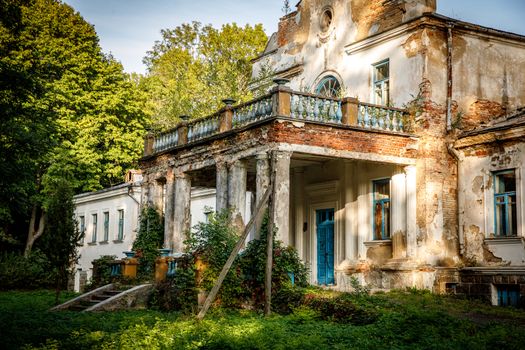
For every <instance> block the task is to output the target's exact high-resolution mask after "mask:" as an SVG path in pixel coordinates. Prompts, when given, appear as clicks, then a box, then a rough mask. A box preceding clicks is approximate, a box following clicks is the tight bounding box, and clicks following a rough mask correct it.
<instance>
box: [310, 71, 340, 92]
mask: <svg viewBox="0 0 525 350" xmlns="http://www.w3.org/2000/svg"><path fill="white" fill-rule="evenodd" d="M315 92H316V94H318V95H322V96H326V97H337V96H338V95H339V93H340V92H341V84H339V81H338V80H337V78H336V77H334V76H333V75H328V76H326V77H324V78H323V79H322V80H321V81H320V82H319V84H317V88H316V89H315Z"/></svg>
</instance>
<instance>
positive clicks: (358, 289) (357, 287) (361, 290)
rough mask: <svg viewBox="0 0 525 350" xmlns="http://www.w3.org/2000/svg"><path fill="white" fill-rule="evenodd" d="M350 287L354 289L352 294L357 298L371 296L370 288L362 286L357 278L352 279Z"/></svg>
mask: <svg viewBox="0 0 525 350" xmlns="http://www.w3.org/2000/svg"><path fill="white" fill-rule="evenodd" d="M350 286H351V287H352V289H353V291H352V292H351V293H352V294H353V295H355V296H358V297H362V296H368V295H370V286H367V285H362V284H361V283H360V282H359V280H358V279H357V278H356V277H351V278H350Z"/></svg>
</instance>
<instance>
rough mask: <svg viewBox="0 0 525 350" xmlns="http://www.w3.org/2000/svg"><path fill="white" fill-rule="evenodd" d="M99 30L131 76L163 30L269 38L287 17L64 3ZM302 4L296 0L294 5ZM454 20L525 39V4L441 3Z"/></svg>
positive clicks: (257, 11) (246, 6) (180, 1)
mask: <svg viewBox="0 0 525 350" xmlns="http://www.w3.org/2000/svg"><path fill="white" fill-rule="evenodd" d="M63 1H64V2H65V3H67V4H69V5H70V6H72V7H73V8H74V9H75V10H77V11H78V12H80V14H81V15H82V16H83V17H84V19H85V20H86V21H88V22H89V23H91V24H93V25H94V26H95V30H96V31H97V33H98V36H99V38H100V45H101V46H102V49H103V50H104V52H107V53H111V54H112V55H113V56H114V57H115V58H116V59H118V60H119V61H120V62H121V63H122V64H123V66H124V69H125V71H127V72H137V73H145V70H146V67H145V66H144V65H143V63H142V58H143V57H144V56H145V55H146V51H148V50H150V49H151V48H152V47H153V44H154V43H155V41H156V40H160V38H161V36H160V30H161V29H166V28H175V27H176V26H178V25H180V24H182V23H189V22H191V21H198V22H201V23H203V24H208V23H211V24H213V25H214V26H215V27H220V26H221V25H222V24H225V23H231V22H235V23H237V24H239V25H245V24H251V25H255V24H257V23H262V24H263V27H264V29H265V31H266V34H267V35H268V36H269V35H270V34H271V33H273V32H275V31H276V30H277V24H278V21H279V17H281V16H282V15H283V11H282V7H283V0H63ZM297 2H298V0H292V1H290V3H291V4H295V3H297ZM437 3H438V9H437V12H438V13H440V14H442V15H445V16H448V17H452V18H456V19H459V20H462V21H466V22H472V23H476V24H479V25H483V26H487V27H491V28H496V29H501V30H505V31H509V32H514V33H518V34H522V35H525V22H524V18H525V0H497V1H495V0H437Z"/></svg>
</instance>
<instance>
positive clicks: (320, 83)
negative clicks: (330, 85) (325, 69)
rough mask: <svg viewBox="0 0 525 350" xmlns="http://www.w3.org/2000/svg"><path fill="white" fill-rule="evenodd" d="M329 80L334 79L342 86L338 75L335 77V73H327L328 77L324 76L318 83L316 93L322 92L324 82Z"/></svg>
mask: <svg viewBox="0 0 525 350" xmlns="http://www.w3.org/2000/svg"><path fill="white" fill-rule="evenodd" d="M328 81H333V82H335V83H337V85H339V87H340V86H341V84H340V83H339V80H337V78H336V77H334V76H333V75H327V76H326V77H324V78H323V79H321V81H320V82H319V83H318V84H317V87H316V88H315V93H316V94H320V93H321V89H322V88H323V86H324V84H325V83H326V82H328ZM334 93H335V94H337V91H334Z"/></svg>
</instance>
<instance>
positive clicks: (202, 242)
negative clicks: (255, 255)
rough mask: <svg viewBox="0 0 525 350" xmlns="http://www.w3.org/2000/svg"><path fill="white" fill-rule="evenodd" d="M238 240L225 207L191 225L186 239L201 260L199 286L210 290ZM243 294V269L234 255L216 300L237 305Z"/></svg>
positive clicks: (191, 249)
mask: <svg viewBox="0 0 525 350" xmlns="http://www.w3.org/2000/svg"><path fill="white" fill-rule="evenodd" d="M238 240H239V232H238V231H237V228H236V227H235V226H233V224H232V222H231V213H230V212H229V211H228V210H225V211H222V212H220V213H212V214H211V215H210V216H209V219H208V222H206V223H204V222H201V223H199V224H197V225H196V226H195V227H194V228H193V231H192V232H190V233H189V235H188V240H187V241H186V242H185V243H186V245H187V247H188V249H189V251H190V252H192V254H193V255H194V256H195V257H196V259H200V260H202V263H203V264H204V270H203V272H202V276H200V278H199V281H197V283H198V287H199V288H202V289H205V290H208V291H209V290H211V288H212V287H213V285H214V284H215V282H216V281H217V278H218V277H219V274H220V273H221V270H222V268H223V266H224V264H225V263H226V261H227V260H228V257H229V256H230V254H231V252H232V251H233V249H234V247H235V245H236V244H237V241H238ZM245 298H246V291H245V289H244V288H243V281H242V273H241V270H240V267H239V261H238V259H236V260H235V261H234V263H233V265H232V267H231V269H230V271H229V273H228V274H227V275H226V278H225V279H224V282H223V284H222V287H221V289H220V290H219V293H218V295H217V300H218V302H219V303H221V304H222V305H224V306H239V305H240V304H241V303H242V302H243V300H244V299H245Z"/></svg>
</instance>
